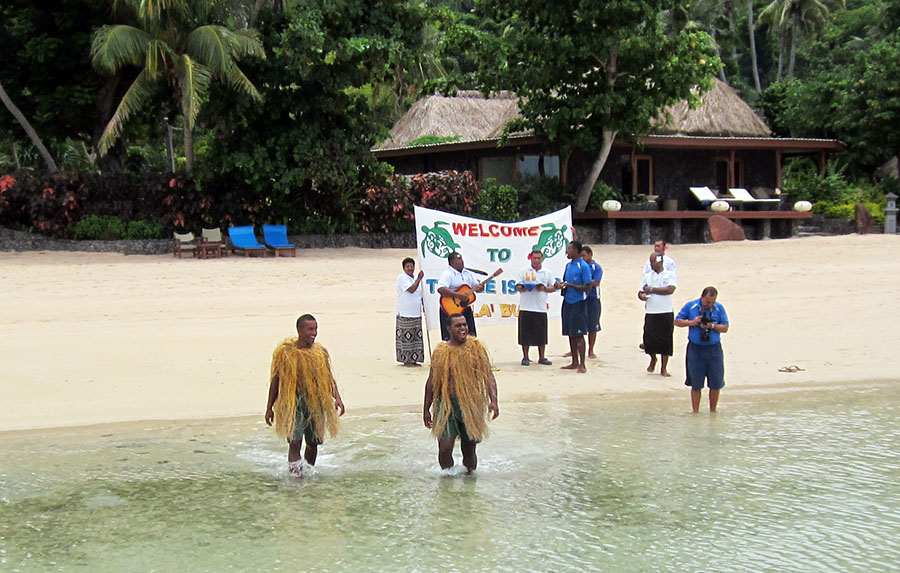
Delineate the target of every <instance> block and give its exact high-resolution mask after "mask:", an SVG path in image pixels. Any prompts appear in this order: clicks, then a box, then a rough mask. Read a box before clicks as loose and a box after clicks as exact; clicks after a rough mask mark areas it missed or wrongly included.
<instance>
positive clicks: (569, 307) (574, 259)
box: [555, 241, 592, 374]
mask: <svg viewBox="0 0 900 573" xmlns="http://www.w3.org/2000/svg"><path fill="white" fill-rule="evenodd" d="M581 247H582V245H581V243H579V242H578V241H572V242H571V243H569V247H568V248H567V249H566V256H567V257H569V263H568V264H566V272H565V274H563V281H562V282H561V283H556V285H555V288H557V289H562V293H563V303H562V332H563V336H568V337H569V350H570V351H571V353H572V363H571V364H569V365H567V366H563V370H576V371H578V372H579V373H581V374H583V373H585V372H587V368H585V365H584V336H585V335H586V334H587V333H588V316H587V303H586V302H585V293H587V291H588V290H589V289H590V288H591V280H592V278H591V269H590V267H588V265H587V263H585V262H584V261H583V260H582V259H581Z"/></svg>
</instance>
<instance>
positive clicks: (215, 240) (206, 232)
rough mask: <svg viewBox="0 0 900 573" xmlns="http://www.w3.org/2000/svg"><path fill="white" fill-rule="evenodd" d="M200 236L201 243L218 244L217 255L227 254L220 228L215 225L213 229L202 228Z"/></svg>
mask: <svg viewBox="0 0 900 573" xmlns="http://www.w3.org/2000/svg"><path fill="white" fill-rule="evenodd" d="M200 238H201V239H202V240H203V244H204V245H206V246H209V245H218V248H219V250H218V256H220V257H221V256H227V255H228V245H226V244H225V238H224V237H223V236H222V230H221V229H219V228H218V227H216V228H215V229H203V230H202V231H201V232H200Z"/></svg>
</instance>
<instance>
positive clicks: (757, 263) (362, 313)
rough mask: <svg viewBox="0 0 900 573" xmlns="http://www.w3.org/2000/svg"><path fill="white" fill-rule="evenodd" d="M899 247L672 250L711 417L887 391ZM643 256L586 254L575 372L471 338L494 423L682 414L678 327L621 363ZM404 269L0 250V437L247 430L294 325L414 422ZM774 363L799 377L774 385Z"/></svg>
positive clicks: (354, 259) (361, 400) (485, 332)
mask: <svg viewBox="0 0 900 573" xmlns="http://www.w3.org/2000/svg"><path fill="white" fill-rule="evenodd" d="M898 246H900V237H897V236H885V235H872V236H856V235H852V236H843V237H825V238H803V239H791V240H777V241H765V242H750V241H747V242H742V243H719V244H710V245H674V246H672V247H671V249H670V251H669V252H670V254H671V255H672V256H673V257H674V258H675V259H676V260H677V262H678V270H679V272H678V278H679V281H680V283H679V287H678V291H677V292H676V293H675V302H676V307H680V306H681V304H683V303H684V302H685V301H687V300H689V299H692V298H696V297H697V296H699V294H700V291H701V289H702V288H703V287H704V286H706V285H715V286H716V287H718V288H719V293H720V294H719V302H721V303H722V304H724V305H725V307H726V309H727V310H728V314H729V317H730V319H731V330H730V332H729V333H728V334H726V335H725V336H724V339H723V340H724V346H725V354H726V381H727V384H728V386H727V387H726V388H725V390H724V391H723V393H722V399H721V406H722V409H727V407H728V392H729V391H737V390H742V389H744V390H745V389H747V388H754V389H756V390H759V389H763V390H764V389H766V388H772V387H776V386H778V385H791V386H796V385H800V384H810V385H812V384H814V383H837V382H841V383H845V382H853V381H859V380H874V379H892V378H895V377H896V376H895V373H894V371H895V369H896V364H897V363H895V362H894V359H895V358H892V357H895V355H896V349H895V348H896V345H897V344H898V340H900V321H898V320H897V317H898V311H897V305H898V304H900V278H898V277H900V260H898V258H897V256H896V248H897V247H898ZM650 250H651V249H650V247H646V246H612V247H608V246H603V245H599V246H596V247H595V257H596V259H597V260H598V261H599V262H600V264H601V265H602V266H603V269H604V277H603V283H602V301H603V318H602V321H601V322H602V326H603V331H602V332H601V333H600V336H599V339H598V343H597V354H598V356H599V359H597V360H589V361H588V373H587V374H582V375H579V374H577V373H575V372H571V371H563V370H559V368H558V367H559V366H561V365H563V364H564V363H565V359H563V358H562V356H561V355H562V353H563V352H565V351H567V350H568V342H567V339H564V338H563V337H562V336H561V335H560V334H559V321H558V320H551V322H550V345H549V347H548V356H549V357H550V359H551V360H553V361H554V365H553V366H552V367H543V366H538V365H537V364H532V365H531V366H529V367H523V366H520V365H519V361H520V360H521V351H520V349H519V347H518V346H517V345H516V332H515V327H514V326H512V325H505V326H495V327H483V328H480V329H479V335H480V337H481V339H482V340H484V341H485V342H486V343H487V345H488V347H489V348H490V349H491V352H492V355H493V358H494V362H495V365H496V366H497V367H499V368H500V370H499V371H498V372H496V376H497V380H498V384H499V386H500V400H501V402H500V406H501V412H502V409H503V405H504V403H506V404H510V403H513V402H515V401H523V400H544V399H554V398H556V397H560V396H570V395H578V394H586V393H597V394H609V395H610V399H615V396H614V395H615V394H617V393H621V392H631V391H648V390H650V391H659V392H666V393H680V394H682V395H683V396H684V399H685V401H686V407H687V401H688V390H687V389H686V388H685V387H684V386H683V385H682V384H683V374H684V369H683V361H684V344H685V339H686V336H687V332H686V330H685V329H676V332H675V336H676V338H675V341H676V342H675V356H674V357H673V358H672V360H671V364H670V371H671V372H672V373H673V377H672V378H668V379H663V378H662V377H660V376H659V375H650V374H647V373H646V372H645V368H646V366H647V359H646V356H645V355H644V354H643V353H642V352H641V351H639V350H638V348H637V345H638V343H639V342H640V338H641V328H642V323H643V305H642V303H641V302H640V301H638V299H637V297H636V294H635V293H636V290H637V287H638V285H639V281H640V272H641V267H642V265H643V263H644V261H645V260H646V257H647V256H648V255H649V253H650ZM405 256H413V257H415V252H414V250H412V249H410V250H405V249H387V250H368V249H355V248H348V249H322V250H313V251H309V250H305V251H301V252H299V253H298V257H297V258H296V259H291V258H279V259H274V258H267V259H265V260H262V259H258V258H252V259H245V258H242V257H231V258H226V259H222V260H207V261H199V260H194V259H184V260H179V259H174V258H173V257H171V256H162V255H161V256H128V257H126V256H123V255H116V254H89V253H57V252H29V253H0V292H2V316H3V324H2V326H0V332H2V337H0V339H2V345H0V430H11V429H25V428H36V427H54V426H70V425H81V424H94V423H103V422H118V421H131V420H146V419H183V418H212V417H223V416H237V415H259V416H260V417H262V413H263V410H264V407H265V402H266V391H267V384H268V380H267V376H268V367H269V360H270V357H271V351H272V349H273V348H274V347H275V345H276V344H277V343H278V342H279V341H280V340H281V339H283V338H286V337H288V336H292V335H294V321H295V320H296V318H297V316H298V315H299V314H301V313H304V312H311V313H312V314H314V315H315V316H316V317H317V318H318V320H319V339H318V340H319V342H321V343H322V344H323V345H324V346H325V347H327V348H328V349H329V351H330V352H331V354H332V356H333V359H334V362H335V371H336V375H337V379H338V382H339V384H340V386H341V390H342V393H343V395H344V401H345V403H346V404H347V407H348V409H349V411H350V412H353V411H358V410H359V409H362V408H380V407H381V408H383V407H386V406H398V405H403V406H409V407H410V408H412V409H417V408H420V407H421V406H420V404H421V400H422V387H423V384H424V381H425V377H426V375H427V368H417V369H410V368H403V367H401V366H400V365H398V364H397V363H396V362H395V361H394V336H393V330H394V306H395V292H394V290H395V287H394V281H395V279H396V276H397V274H398V273H399V272H400V261H401V260H402V259H403V257H405ZM523 266H524V265H523ZM676 310H677V308H676ZM436 334H437V333H436V332H434V331H433V332H432V344H435V343H436V340H435V339H436V338H437V337H436ZM532 353H534V349H532ZM791 364H796V365H798V366H800V367H801V368H804V369H805V370H804V371H802V372H798V373H794V374H785V373H780V372H778V369H779V367H782V366H786V365H791ZM704 400H705V398H704Z"/></svg>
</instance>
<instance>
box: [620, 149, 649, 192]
mask: <svg viewBox="0 0 900 573" xmlns="http://www.w3.org/2000/svg"><path fill="white" fill-rule="evenodd" d="M620 165H621V171H622V194H624V195H653V158H652V157H650V156H649V155H637V156H635V168H636V169H637V188H636V189H634V188H633V186H634V172H633V171H632V165H631V156H630V155H623V156H622V160H621V162H620Z"/></svg>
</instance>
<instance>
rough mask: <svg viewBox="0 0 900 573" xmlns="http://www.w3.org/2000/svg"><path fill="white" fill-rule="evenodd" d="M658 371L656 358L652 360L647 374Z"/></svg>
mask: <svg viewBox="0 0 900 573" xmlns="http://www.w3.org/2000/svg"><path fill="white" fill-rule="evenodd" d="M654 370H656V356H654V357H653V358H651V359H650V366H647V372H653V371H654Z"/></svg>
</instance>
